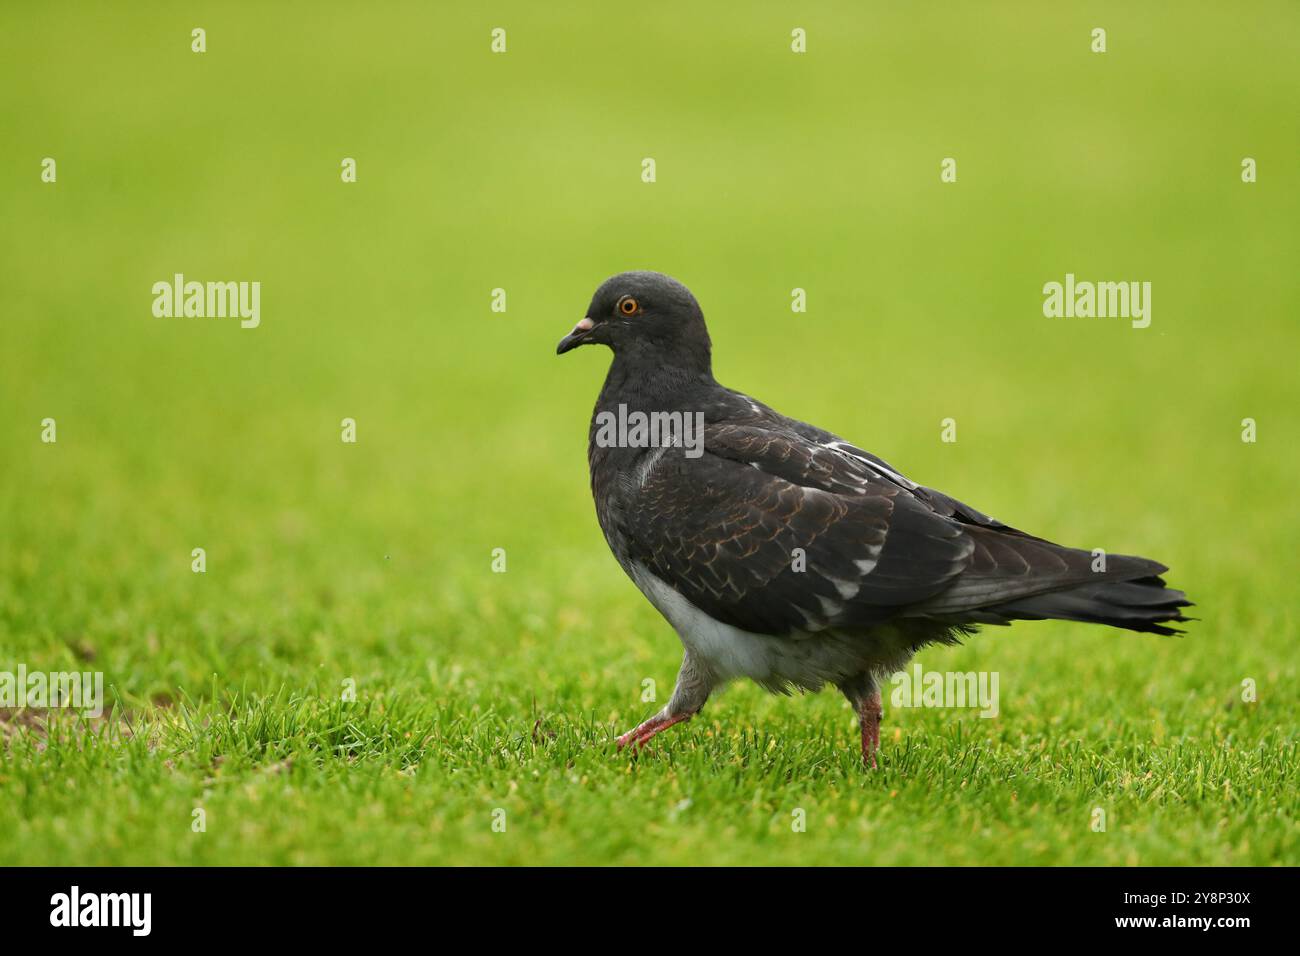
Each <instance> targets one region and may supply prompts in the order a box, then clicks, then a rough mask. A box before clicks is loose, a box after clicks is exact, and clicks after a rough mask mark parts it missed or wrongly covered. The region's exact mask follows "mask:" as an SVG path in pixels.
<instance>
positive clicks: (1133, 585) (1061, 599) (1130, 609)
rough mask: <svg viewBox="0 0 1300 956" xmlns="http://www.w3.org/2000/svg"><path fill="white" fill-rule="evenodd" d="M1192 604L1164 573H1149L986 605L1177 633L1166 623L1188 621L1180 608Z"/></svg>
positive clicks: (1014, 614)
mask: <svg viewBox="0 0 1300 956" xmlns="http://www.w3.org/2000/svg"><path fill="white" fill-rule="evenodd" d="M1191 604H1192V602H1191V601H1189V600H1187V596H1186V595H1185V594H1183V592H1182V591H1175V590H1174V589H1173V588H1169V587H1166V586H1165V582H1164V579H1163V578H1160V577H1159V576H1157V575H1150V576H1147V577H1140V578H1133V579H1131V580H1128V581H1114V580H1110V581H1095V582H1090V583H1087V584H1079V585H1076V586H1074V587H1071V588H1066V589H1064V590H1060V591H1050V592H1048V593H1046V594H1036V595H1034V596H1033V597H1027V598H1021V599H1020V600H1017V601H1011V602H1009V603H1007V604H999V605H997V606H995V607H991V608H988V609H987V610H988V611H991V612H993V613H995V614H998V615H1000V616H1005V617H1007V618H1009V619H1011V620H1029V621H1041V620H1044V619H1046V618H1055V619H1057V620H1062V621H1083V622H1085V623H1088V624H1109V625H1110V626H1111V627H1122V628H1125V629H1127V630H1130V631H1145V632H1147V633H1152V634H1181V633H1182V631H1180V630H1178V629H1177V628H1174V627H1168V626H1167V625H1169V624H1171V623H1178V622H1180V621H1189V620H1191V618H1188V617H1184V616H1183V613H1182V609H1183V608H1185V607H1190V606H1191Z"/></svg>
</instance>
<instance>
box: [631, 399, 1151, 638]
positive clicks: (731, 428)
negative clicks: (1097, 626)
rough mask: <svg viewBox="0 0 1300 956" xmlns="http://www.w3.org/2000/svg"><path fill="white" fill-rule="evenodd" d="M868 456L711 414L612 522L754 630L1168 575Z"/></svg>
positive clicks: (863, 619) (645, 558)
mask: <svg viewBox="0 0 1300 956" xmlns="http://www.w3.org/2000/svg"><path fill="white" fill-rule="evenodd" d="M818 437H820V436H818ZM832 437H833V436H832ZM863 455H865V453H863V452H861V451H860V450H859V449H856V448H852V446H847V447H846V446H844V445H843V443H841V442H838V440H836V441H832V442H824V441H819V440H816V439H815V438H813V437H809V436H806V435H801V434H799V433H797V432H795V431H793V430H791V429H788V428H774V427H772V426H771V425H767V424H764V425H754V424H735V423H720V424H714V425H708V426H706V428H705V433H704V452H703V454H702V455H700V456H699V457H697V458H690V457H687V456H686V455H685V454H684V452H683V451H682V450H681V449H666V450H664V451H663V452H662V453H661V454H659V456H658V457H657V458H656V459H655V461H654V463H653V465H652V466H651V467H649V468H648V469H647V470H646V471H645V472H644V478H643V480H642V481H641V483H640V486H639V488H638V489H637V493H636V499H635V506H633V507H628V508H626V509H625V510H624V511H623V519H622V521H621V522H620V523H621V524H622V528H623V531H624V534H625V537H626V540H627V543H628V546H629V556H630V557H631V559H632V560H633V561H636V562H639V563H641V564H643V565H644V566H645V567H646V568H647V569H648V570H650V571H651V572H652V573H653V574H655V575H656V576H657V577H659V578H661V579H662V580H664V581H665V582H666V583H668V584H670V585H671V586H672V587H673V588H675V589H676V590H677V591H678V592H680V593H681V594H682V595H683V596H684V597H686V598H687V599H688V600H689V601H691V603H692V604H694V605H695V606H696V607H698V608H700V609H701V610H703V611H705V612H706V613H708V614H709V615H710V616H712V617H714V618H715V619H717V620H720V621H723V622H725V623H727V624H731V625H733V626H735V627H738V628H741V629H743V630H747V631H751V632H754V633H762V634H792V633H801V632H805V633H806V632H816V631H819V630H824V629H826V628H837V629H842V630H849V631H851V630H854V629H858V628H865V627H870V626H872V625H875V624H879V623H881V622H882V621H885V620H888V619H890V618H892V617H896V616H900V615H901V616H908V617H929V618H933V619H935V620H937V621H942V622H944V623H948V624H956V623H963V622H980V621H985V622H990V623H995V622H999V621H1001V620H1003V619H1004V617H1003V616H1000V615H999V614H997V613H993V614H989V613H985V612H983V611H982V609H984V608H990V607H995V606H999V605H1006V604H1007V603H1008V602H1014V601H1018V600H1021V599H1023V598H1026V597H1031V596H1034V595H1041V594H1045V593H1049V592H1053V591H1059V590H1063V589H1069V588H1073V587H1077V586H1079V585H1081V584H1088V585H1096V584H1097V583H1099V582H1101V581H1103V580H1106V579H1120V580H1132V579H1136V578H1140V577H1147V576H1151V575H1158V574H1159V573H1161V572H1162V571H1164V570H1165V569H1164V567H1163V566H1162V565H1160V564H1157V563H1156V562H1154V561H1148V560H1146V559H1144V558H1134V557H1128V556H1122V555H1111V556H1108V559H1107V564H1106V566H1105V567H1104V568H1103V569H1102V570H1100V571H1099V570H1098V568H1097V564H1096V562H1095V560H1094V556H1093V555H1092V554H1091V553H1090V552H1087V551H1079V550H1077V549H1073V548H1064V547H1061V546H1060V545H1056V544H1053V543H1052V542H1049V541H1045V540H1043V539H1041V538H1035V537H1033V536H1030V535H1026V534H1024V533H1022V532H1019V531H1016V530H1015V529H1013V528H1009V527H1007V526H1006V525H1003V524H1001V523H1000V522H997V521H995V520H994V519H992V518H989V517H987V516H985V515H983V514H981V513H980V512H978V511H975V510H974V509H972V508H969V507H967V506H966V505H963V504H962V503H961V502H958V501H956V500H955V499H952V498H949V497H948V496H946V495H943V494H941V493H939V492H935V491H932V490H931V489H927V488H922V487H920V486H917V485H915V484H913V483H911V482H909V481H907V479H905V478H902V476H901V475H899V474H898V473H897V472H894V471H893V469H888V466H884V465H883V463H881V462H876V461H873V460H872V459H870V458H864V457H862V456H863ZM881 468H885V469H887V470H888V472H889V474H882V473H881V470H880V469H881Z"/></svg>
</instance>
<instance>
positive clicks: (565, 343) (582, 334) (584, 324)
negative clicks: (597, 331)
mask: <svg viewBox="0 0 1300 956" xmlns="http://www.w3.org/2000/svg"><path fill="white" fill-rule="evenodd" d="M595 324H596V323H595V322H593V321H591V319H589V318H586V319H580V320H579V321H578V324H577V325H575V326H574V327H573V331H572V332H570V333H569V334H568V335H566V336H565V337H564V338H562V339H560V344H559V345H557V346H556V347H555V354H556V355H563V354H564V353H565V352H567V351H569V350H570V349H576V348H577V347H578V346H579V345H582V344H583V343H585V342H586V341H587V336H588V335H589V334H591V329H592V326H594V325H595Z"/></svg>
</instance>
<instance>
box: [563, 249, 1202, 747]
mask: <svg viewBox="0 0 1300 956" xmlns="http://www.w3.org/2000/svg"><path fill="white" fill-rule="evenodd" d="M596 344H600V345H607V346H609V347H610V349H612V350H613V352H614V360H613V362H612V364H611V365H610V368H609V374H608V375H607V376H606V378H605V385H604V387H603V388H602V389H601V392H600V397H599V399H597V402H596V409H595V413H594V414H593V416H592V422H591V429H590V433H589V444H588V452H587V457H588V462H589V465H590V468H591V490H592V495H593V496H594V498H595V502H596V516H597V519H598V520H599V521H600V527H601V530H602V531H603V532H604V533H605V540H606V541H607V542H608V543H609V547H610V550H611V551H613V552H614V557H615V558H617V559H618V563H619V564H620V565H622V567H623V570H624V571H626V572H627V574H628V576H629V577H631V579H632V580H633V581H634V582H635V583H636V586H637V587H638V588H640V589H641V592H642V593H643V594H644V595H645V596H646V598H648V599H649V601H650V603H651V604H653V605H654V606H655V607H656V608H657V609H658V610H659V612H660V613H661V614H662V615H663V616H664V617H665V618H667V620H668V622H669V623H670V624H671V625H672V626H673V628H674V629H675V630H676V631H677V635H678V637H679V638H680V639H681V642H682V645H683V647H684V648H685V655H684V657H683V659H682V666H681V671H680V673H679V674H678V676H677V685H676V687H675V689H674V690H673V694H672V698H671V699H670V700H669V701H668V704H667V706H666V707H664V708H663V709H662V710H661V711H659V712H658V713H657V714H655V715H654V716H652V717H650V718H649V719H648V720H646V721H645V722H644V723H642V724H641V725H640V726H638V727H636V728H635V729H633V730H630V731H628V732H627V733H626V734H624V735H623V736H621V737H620V738H619V741H618V743H619V746H620V747H623V746H626V745H628V744H633V745H636V746H640V745H642V744H644V743H645V742H646V741H648V740H649V739H650V738H651V737H653V736H654V735H655V734H657V733H659V732H660V731H661V730H664V729H665V728H667V727H671V726H672V725H673V724H676V723H678V722H680V721H683V720H688V719H689V718H691V717H692V716H694V715H695V714H697V713H699V711H700V708H701V707H703V706H704V702H705V701H706V700H707V699H708V697H709V694H710V693H712V692H713V690H714V689H715V688H718V687H720V686H722V685H723V684H725V683H726V682H727V681H730V680H732V679H734V678H737V677H748V678H750V679H751V680H754V681H756V682H757V683H758V684H760V685H761V686H763V687H764V688H766V689H767V690H769V691H772V692H776V693H786V694H788V693H790V692H791V691H793V690H805V691H818V690H820V689H822V687H824V686H825V685H827V684H833V685H835V686H836V687H838V688H839V689H840V691H841V692H842V693H843V694H844V696H845V697H847V698H848V700H849V702H850V704H852V705H853V707H854V709H855V710H856V712H857V714H858V719H859V722H860V725H861V731H862V758H863V761H864V762H865V763H866V764H867V766H870V767H874V766H875V765H876V751H877V750H878V749H879V745H880V714H881V708H880V692H879V686H880V684H879V682H880V681H881V680H882V678H885V677H887V676H888V675H890V674H893V673H896V672H897V671H899V670H901V669H902V668H903V667H904V666H905V665H906V664H907V662H908V660H909V659H910V658H911V657H912V655H913V654H915V653H916V651H917V650H918V649H920V648H922V647H925V646H926V645H927V644H934V643H939V644H952V643H955V642H957V641H958V640H959V639H960V638H961V637H962V636H963V635H966V634H970V633H973V632H974V631H975V630H976V625H979V624H1008V623H1010V622H1011V621H1014V620H1043V619H1046V618H1055V619H1060V620H1067V621H1084V622H1087V623H1092V624H1108V625H1110V626H1112V627H1120V628H1126V629H1128V630H1131V631H1149V632H1153V633H1156V634H1175V633H1179V632H1178V631H1176V630H1174V629H1173V628H1170V627H1168V626H1166V625H1167V624H1169V623H1171V622H1178V621H1186V620H1188V618H1185V617H1184V616H1183V615H1182V613H1181V610H1180V609H1181V608H1184V607H1187V606H1189V603H1190V602H1188V601H1187V600H1186V599H1185V597H1184V595H1183V593H1182V592H1181V591H1175V590H1171V589H1170V588H1167V587H1166V586H1165V583H1164V581H1163V580H1162V579H1161V577H1160V575H1161V574H1163V573H1164V572H1165V571H1166V570H1167V568H1166V567H1165V566H1164V565H1162V564H1159V563H1157V562H1155V561H1151V560H1148V559H1147V558H1139V557H1131V556H1127V555H1119V554H1108V555H1105V561H1104V568H1100V567H1099V564H1100V562H1098V561H1097V560H1096V559H1095V557H1094V554H1093V553H1092V552H1091V551H1082V550H1078V549H1075V548H1066V547H1062V546H1061V545H1057V544H1053V543H1052V542H1050V541H1046V540H1044V539H1043V538H1037V537H1034V536H1033V535H1030V534H1026V533H1025V532H1023V531H1018V530H1016V529H1015V528H1012V527H1009V526H1008V525H1005V524H1003V523H1002V522H1000V521H996V520H994V519H993V518H990V517H988V516H987V515H984V514H981V513H980V512H978V511H976V510H975V509H974V508H971V507H969V506H967V505H964V504H962V503H961V502H960V501H957V500H956V499H954V498H950V497H949V496H947V495H945V494H943V493H942V492H939V491H935V490H934V489H932V488H926V487H923V486H921V485H918V484H916V483H914V482H912V481H909V480H908V479H907V478H905V477H904V476H903V475H902V474H901V473H900V472H899V471H898V469H896V468H894V467H892V466H890V465H888V464H886V463H885V462H884V461H882V460H881V459H879V458H877V457H876V456H875V455H873V454H871V453H869V452H866V451H863V450H862V449H861V448H858V447H857V446H855V445H853V444H851V443H850V442H847V441H845V440H844V439H842V438H840V437H839V436H837V435H833V434H831V433H830V432H827V431H823V430H822V429H820V428H817V427H815V426H813V425H809V424H806V423H804V422H801V421H796V420H795V419H793V418H787V417H786V416H784V415H782V414H781V413H779V412H777V411H774V410H773V409H771V408H769V407H768V406H766V405H764V404H763V403H762V402H759V401H757V400H755V399H752V398H750V397H749V396H748V395H744V394H742V393H740V392H736V391H732V390H731V389H729V388H725V387H724V386H722V385H720V384H718V382H717V380H715V379H714V377H713V372H712V362H711V343H710V340H709V333H708V330H707V329H706V328H705V325H704V315H703V313H702V312H701V310H700V306H699V304H698V303H697V302H696V301H695V297H694V296H693V295H691V293H690V290H688V289H687V288H686V287H685V286H684V285H682V284H681V283H679V282H677V281H676V280H674V279H671V278H669V277H668V276H665V275H661V274H659V273H656V272H625V273H623V274H621V275H616V276H614V277H613V278H611V279H609V280H607V281H606V282H605V283H603V284H602V285H601V286H600V288H599V289H597V290H596V294H595V295H594V296H593V297H592V300H591V305H590V306H589V307H588V309H587V315H586V317H585V318H583V319H582V320H581V321H580V322H578V324H577V326H576V327H575V328H574V329H573V331H572V332H571V333H570V334H569V335H566V336H565V337H564V338H563V339H562V340H561V341H560V344H559V346H558V347H557V349H556V352H557V354H563V353H565V352H568V351H570V350H572V349H575V348H577V347H578V346H580V345H596ZM647 421H648V422H650V423H651V425H650V427H647V426H646V423H647ZM701 426H702V427H701Z"/></svg>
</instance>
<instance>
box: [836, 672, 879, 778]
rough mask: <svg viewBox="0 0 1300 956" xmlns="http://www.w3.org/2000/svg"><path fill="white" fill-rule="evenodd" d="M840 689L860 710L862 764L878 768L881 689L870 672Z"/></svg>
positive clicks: (870, 768)
mask: <svg viewBox="0 0 1300 956" xmlns="http://www.w3.org/2000/svg"><path fill="white" fill-rule="evenodd" d="M840 691H841V692H842V693H843V694H844V696H845V697H847V698H848V699H849V703H850V704H852V705H853V709H854V710H856V711H857V712H858V724H859V726H860V727H861V728H862V765H863V766H864V767H866V768H868V769H869V770H875V769H876V752H877V751H878V750H880V716H881V708H880V690H879V689H878V688H877V687H876V682H875V680H874V679H873V678H872V677H871V675H870V674H860V675H859V676H857V677H855V678H853V679H852V680H849V681H845V682H844V683H843V684H841V685H840Z"/></svg>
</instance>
